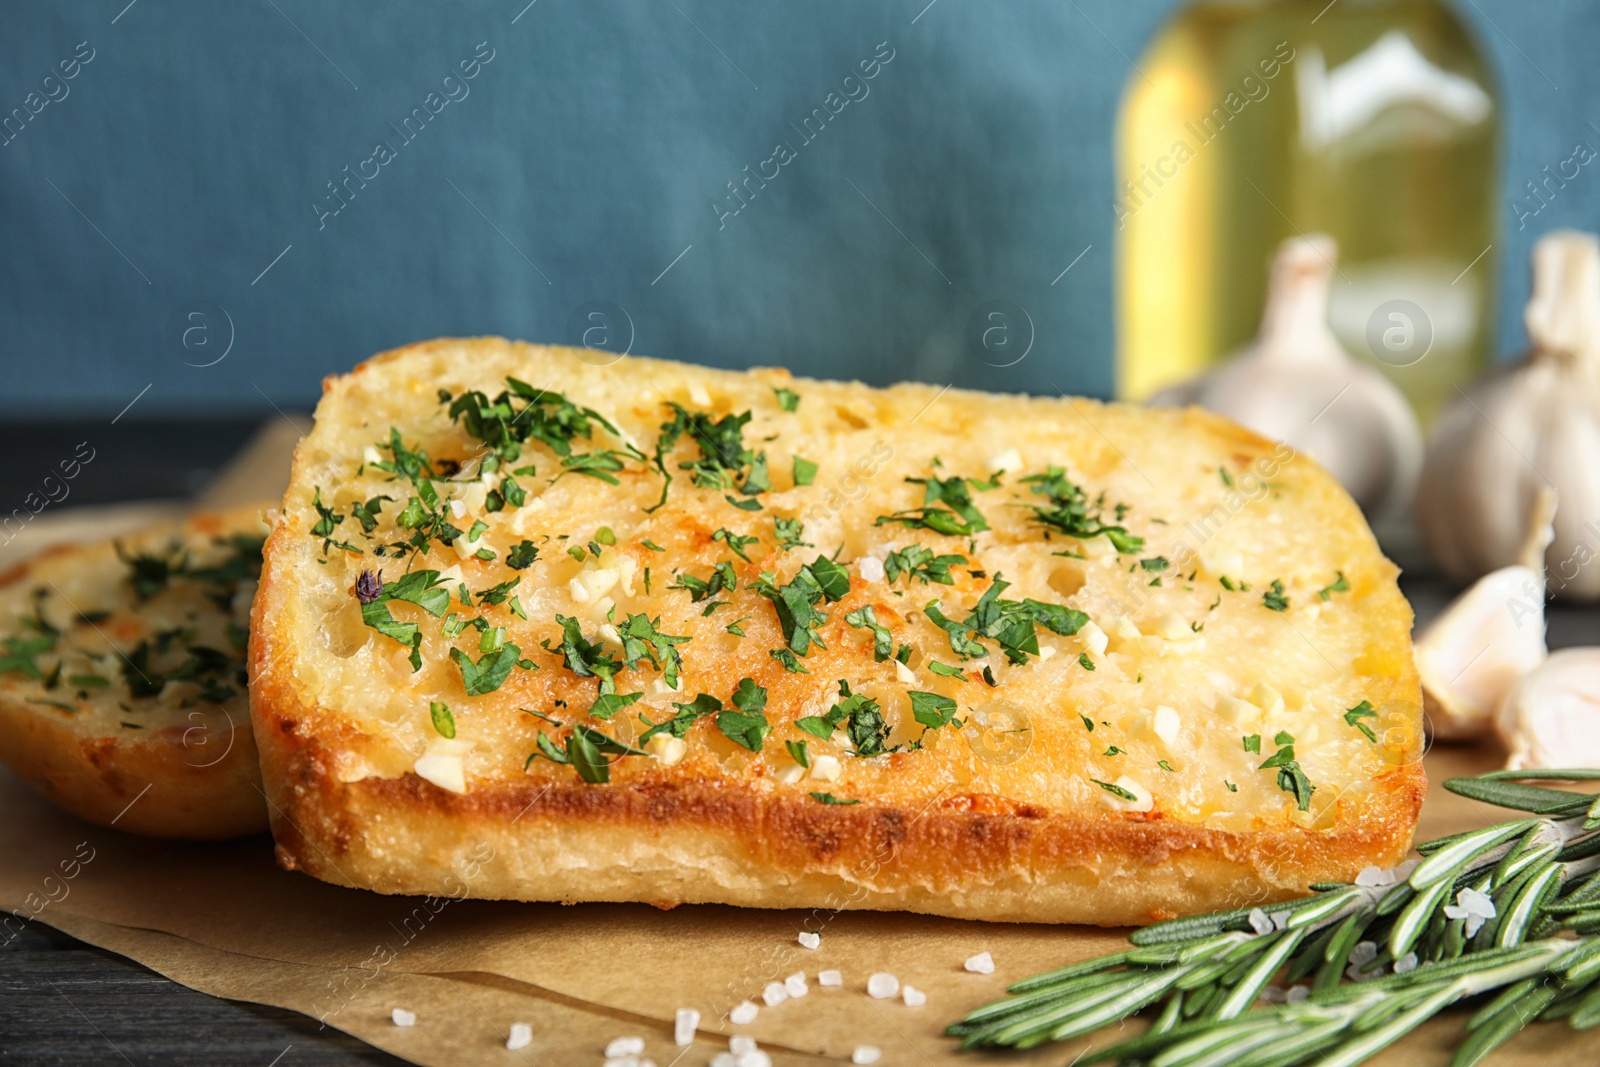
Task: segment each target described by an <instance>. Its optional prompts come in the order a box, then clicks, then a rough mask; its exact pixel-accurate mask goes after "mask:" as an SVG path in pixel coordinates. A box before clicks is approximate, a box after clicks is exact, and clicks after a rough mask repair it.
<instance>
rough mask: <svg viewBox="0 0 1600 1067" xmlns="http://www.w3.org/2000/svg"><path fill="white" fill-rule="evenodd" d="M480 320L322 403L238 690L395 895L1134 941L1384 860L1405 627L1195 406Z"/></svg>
mask: <svg viewBox="0 0 1600 1067" xmlns="http://www.w3.org/2000/svg"><path fill="white" fill-rule="evenodd" d="M610 358H611V357H609V355H608V354H605V353H596V352H590V351H584V350H573V349H561V348H548V347H541V346H533V345H527V344H518V343H512V342H507V341H504V340H500V339H494V338H484V339H470V340H449V339H447V340H438V341H432V342H428V343H424V344H418V345H413V346H411V347H408V348H403V349H399V350H396V351H393V352H388V353H385V354H383V355H380V356H377V357H375V358H373V359H371V360H369V361H367V362H366V363H364V364H362V365H361V366H360V367H358V368H357V369H356V370H355V371H354V372H353V373H351V374H348V375H344V376H341V377H336V378H330V379H328V381H327V382H326V383H325V386H324V394H323V398H322V401H321V403H320V405H319V407H318V409H317V415H316V426H315V429H314V430H313V431H312V433H311V434H310V435H309V436H308V437H307V438H306V439H305V440H304V441H303V442H302V443H301V445H300V448H299V450H298V452H297V454H296V458H295V464H294V472H293V476H292V480H291V483H290V488H289V490H288V493H287V495H286V497H285V499H284V505H283V508H282V510H281V512H280V515H279V517H278V519H277V522H276V524H275V525H274V527H273V530H272V534H271V536H270V538H269V540H268V543H267V548H266V563H265V568H264V570H263V576H262V584H261V591H260V594H259V595H258V597H257V599H256V604H255V616H254V625H253V627H252V630H251V641H252V646H251V662H252V667H253V673H252V681H253V684H252V689H251V702H252V713H253V716H254V720H255V726H256V735H257V738H258V740H259V742H260V745H261V753H262V768H263V777H264V783H265V787H266V790H267V792H268V794H269V796H270V797H271V800H272V813H273V818H272V823H273V832H274V834H275V836H276V839H277V844H278V855H279V859H280V862H282V863H283V864H284V865H286V866H288V867H291V868H295V869H299V870H303V871H306V872H308V873H310V874H312V875H314V876H316V877H318V878H323V879H326V880H329V881H333V882H337V883H340V884H345V885H355V886H363V887H367V888H370V889H375V890H378V891H381V892H386V893H432V894H441V895H442V894H447V893H448V894H451V895H461V894H463V893H465V894H470V895H473V896H479V897H498V898H512V899H524V900H558V901H603V900H638V901H649V902H653V903H657V904H663V905H670V904H677V903H684V902H721V903H729V904H738V905H748V906H760V907H815V908H829V909H832V908H847V907H848V908H875V909H905V910H912V911H921V912H927V913H932V914H939V915H949V916H959V917H968V918H979V919H995V920H1015V921H1041V922H1080V923H1098V924H1105V925H1121V924H1127V923H1145V922H1149V921H1152V920H1155V919H1161V918H1165V917H1169V916H1172V915H1177V914H1182V913H1187V912H1196V911H1205V910H1210V909H1214V908H1219V907H1225V906H1229V905H1230V904H1236V905H1237V904H1246V903H1253V902H1264V901H1269V900H1278V899H1283V898H1286V897H1289V896H1292V895H1295V894H1298V893H1302V892H1304V891H1305V890H1306V888H1307V886H1308V885H1309V884H1310V883H1312V882H1316V881H1319V880H1328V879H1346V878H1351V877H1353V876H1354V875H1355V874H1356V873H1357V872H1358V871H1359V870H1360V869H1361V868H1363V867H1365V866H1367V865H1370V864H1378V865H1380V866H1387V865H1391V864H1393V863H1394V862H1397V861H1398V860H1399V859H1400V857H1401V856H1403V855H1404V853H1405V851H1406V849H1407V847H1408V845H1409V843H1410V839H1411V832H1412V828H1413V826H1414V824H1415V821H1416V817H1417V812H1418V808H1419V806H1420V804H1421V800H1422V795H1423V790H1424V776H1423V772H1422V768H1421V766H1420V755H1421V749H1422V730H1421V712H1420V695H1419V688H1418V682H1417V675H1416V671H1415V668H1414V666H1413V663H1412V656H1411V646H1410V640H1409V632H1410V622H1411V615H1410V610H1409V608H1408V606H1407V604H1406V602H1405V600H1404V599H1403V598H1402V597H1401V595H1400V593H1399V590H1398V588H1397V586H1396V583H1395V578H1396V570H1395V568H1394V566H1393V565H1392V564H1390V563H1389V562H1388V561H1387V560H1385V559H1384V558H1383V556H1382V555H1381V554H1380V553H1379V551H1378V548H1377V545H1376V543H1375V542H1374V540H1373V537H1372V534H1371V532H1370V531H1369V530H1368V528H1367V526H1366V524H1365V523H1364V521H1363V520H1362V517H1361V514H1360V512H1359V510H1358V509H1357V508H1356V507H1355V505H1354V504H1353V503H1352V502H1351V500H1350V498H1349V497H1348V495H1346V494H1345V492H1344V491H1343V490H1341V489H1340V488H1339V486H1338V485H1337V484H1336V483H1335V482H1334V481H1333V480H1332V479H1331V478H1330V477H1329V476H1328V475H1327V474H1326V473H1325V472H1323V471H1322V470H1321V469H1319V468H1318V467H1316V466H1315V465H1314V464H1312V463H1311V462H1309V461H1307V460H1305V459H1303V458H1300V457H1298V456H1295V455H1294V454H1293V452H1292V451H1290V450H1288V449H1287V448H1286V447H1285V446H1281V445H1275V444H1273V443H1272V442H1269V441H1266V440H1264V439H1262V438H1260V437H1258V436H1256V435H1254V434H1251V433H1249V432H1247V431H1245V430H1242V429H1240V428H1239V427H1237V426H1235V425H1233V424H1232V423H1230V422H1228V421H1226V420H1224V419H1222V418H1220V417H1217V416H1214V415H1210V414H1207V413H1205V412H1203V411H1199V410H1147V409H1143V408H1136V407H1129V406H1123V405H1104V404H1098V403H1095V402H1093V401H1087V400H1077V399H1068V398H1060V399H1054V398H1052V399H1045V398H1029V397H1021V396H997V395H988V394H982V393H974V392H965V391H960V390H955V389H950V390H942V389H940V388H939V387H937V386H928V385H899V386H895V387H893V388H888V389H875V388H869V387H866V386H864V385H861V384H853V383H843V382H823V381H808V380H803V379H795V378H792V377H791V376H790V375H788V374H787V373H786V372H784V371H781V370H756V371H750V372H747V373H737V372H728V371H719V370H711V369H707V368H703V367H695V366H688V365H683V364H678V363H670V362H665V361H660V360H652V359H642V358H620V359H616V360H615V361H612V362H607V360H609V359H610Z"/></svg>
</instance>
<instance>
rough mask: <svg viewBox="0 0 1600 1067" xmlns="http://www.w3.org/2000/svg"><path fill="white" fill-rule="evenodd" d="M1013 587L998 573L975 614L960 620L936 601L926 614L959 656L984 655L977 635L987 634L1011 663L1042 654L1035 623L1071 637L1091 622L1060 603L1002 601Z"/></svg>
mask: <svg viewBox="0 0 1600 1067" xmlns="http://www.w3.org/2000/svg"><path fill="white" fill-rule="evenodd" d="M1010 587H1011V583H1010V582H1007V581H1005V580H1004V579H1002V577H1001V576H1000V575H999V574H996V575H995V576H994V581H993V582H992V583H991V584H990V586H989V588H988V590H987V591H985V592H984V594H983V596H982V597H980V598H979V600H978V603H977V605H976V606H975V607H974V608H973V610H972V614H970V615H968V616H967V617H966V619H964V620H962V621H960V622H957V621H956V620H954V619H950V618H947V617H946V616H945V615H944V613H943V612H942V611H941V610H940V606H939V602H938V601H937V600H934V601H930V602H929V603H928V604H927V605H926V606H924V607H923V609H922V610H923V614H925V615H927V616H928V618H929V619H931V620H933V623H934V625H936V626H938V627H939V628H940V629H941V630H944V631H945V633H946V634H948V635H949V638H950V648H951V650H952V651H953V652H955V653H956V654H957V655H958V656H961V657H963V658H966V659H973V658H976V657H980V656H983V655H985V654H986V651H985V649H984V647H983V645H982V644H980V643H979V642H978V640H977V638H979V637H986V638H989V639H990V640H992V641H994V642H995V643H997V644H998V645H999V646H1000V648H1001V650H1002V651H1003V652H1005V654H1006V659H1007V660H1008V661H1010V662H1011V663H1026V662H1027V660H1028V656H1029V655H1034V656H1037V655H1038V654H1039V637H1038V633H1037V631H1036V630H1035V627H1036V626H1043V627H1045V628H1046V629H1048V630H1050V631H1051V632H1053V633H1058V634H1061V635H1062V636H1064V637H1070V636H1072V635H1073V634H1075V633H1077V632H1078V631H1079V630H1080V629H1081V628H1082V627H1083V625H1084V624H1085V623H1087V622H1088V621H1089V616H1087V615H1085V614H1084V613H1083V612H1081V611H1074V610H1072V609H1071V608H1064V607H1061V606H1060V605H1058V604H1046V603H1044V602H1042V601H1038V600H1032V599H1028V600H1020V601H1017V600H1001V599H1000V594H1001V593H1002V592H1004V591H1005V590H1006V589H1009V588H1010Z"/></svg>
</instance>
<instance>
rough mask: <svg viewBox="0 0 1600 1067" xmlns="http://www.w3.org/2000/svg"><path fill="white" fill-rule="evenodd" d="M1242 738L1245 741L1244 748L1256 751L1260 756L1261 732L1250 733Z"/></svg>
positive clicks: (1247, 750) (1248, 750)
mask: <svg viewBox="0 0 1600 1067" xmlns="http://www.w3.org/2000/svg"><path fill="white" fill-rule="evenodd" d="M1242 740H1243V741H1244V750H1245V751H1246V752H1254V753H1255V754H1256V755H1258V756H1259V755H1261V735H1260V734H1249V735H1247V736H1245V737H1244V738H1242Z"/></svg>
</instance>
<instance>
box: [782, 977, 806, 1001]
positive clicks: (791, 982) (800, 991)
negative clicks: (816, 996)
mask: <svg viewBox="0 0 1600 1067" xmlns="http://www.w3.org/2000/svg"><path fill="white" fill-rule="evenodd" d="M783 988H784V990H785V991H786V992H788V994H789V996H791V997H803V996H805V995H806V994H807V993H809V992H811V987H810V986H808V985H806V976H805V972H804V971H802V972H801V973H799V974H791V975H790V976H789V977H787V978H785V979H784V980H783Z"/></svg>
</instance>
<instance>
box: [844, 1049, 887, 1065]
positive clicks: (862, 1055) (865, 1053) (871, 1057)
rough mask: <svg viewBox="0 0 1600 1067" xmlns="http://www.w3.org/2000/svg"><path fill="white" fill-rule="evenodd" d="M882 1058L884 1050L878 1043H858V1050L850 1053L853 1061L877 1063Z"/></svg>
mask: <svg viewBox="0 0 1600 1067" xmlns="http://www.w3.org/2000/svg"><path fill="white" fill-rule="evenodd" d="M882 1058H883V1050H882V1049H880V1048H879V1047H878V1046H876V1045H857V1046H856V1050H855V1051H854V1052H852V1053H850V1062H851V1063H858V1064H868V1063H877V1062H878V1061H879V1060H880V1059H882Z"/></svg>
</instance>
